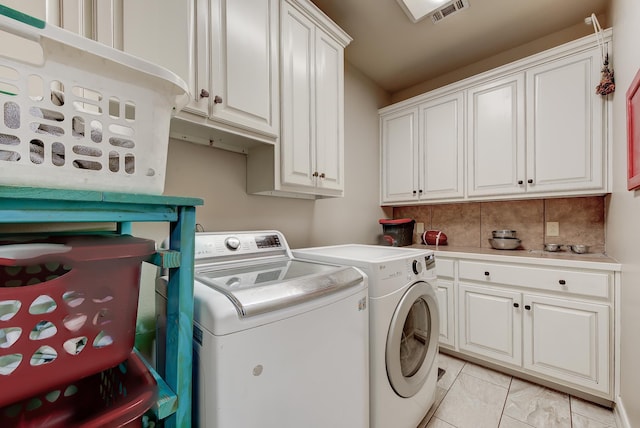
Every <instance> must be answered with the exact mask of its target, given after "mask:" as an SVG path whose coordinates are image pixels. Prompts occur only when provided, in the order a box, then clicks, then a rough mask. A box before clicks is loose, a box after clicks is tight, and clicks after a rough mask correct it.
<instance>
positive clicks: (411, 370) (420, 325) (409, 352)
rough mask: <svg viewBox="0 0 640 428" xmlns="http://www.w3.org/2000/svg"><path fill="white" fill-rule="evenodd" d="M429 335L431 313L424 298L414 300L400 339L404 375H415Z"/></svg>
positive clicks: (420, 364)
mask: <svg viewBox="0 0 640 428" xmlns="http://www.w3.org/2000/svg"><path fill="white" fill-rule="evenodd" d="M430 335H431V315H430V314H429V306H428V305H427V302H425V300H424V299H418V300H416V301H415V302H414V303H413V305H412V306H411V309H410V310H409V314H408V315H407V319H406V320H405V322H404V327H403V328H402V339H401V340H400V368H401V370H402V375H403V376H405V377H409V376H413V375H415V374H416V373H417V372H418V370H419V369H420V367H421V366H422V363H423V362H424V359H425V357H426V356H427V348H428V346H429V337H430Z"/></svg>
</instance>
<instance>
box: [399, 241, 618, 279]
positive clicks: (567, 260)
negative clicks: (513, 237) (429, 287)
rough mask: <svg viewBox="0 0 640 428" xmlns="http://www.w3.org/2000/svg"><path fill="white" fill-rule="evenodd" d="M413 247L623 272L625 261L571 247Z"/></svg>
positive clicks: (461, 256) (480, 257)
mask: <svg viewBox="0 0 640 428" xmlns="http://www.w3.org/2000/svg"><path fill="white" fill-rule="evenodd" d="M410 248H420V249H425V248H428V249H430V250H433V251H435V253H436V263H437V257H438V256H441V257H451V258H457V259H474V260H486V261H493V262H506V263H509V262H511V263H514V262H516V263H528V264H539V265H547V266H558V267H570V268H582V269H598V270H610V271H617V272H620V271H621V270H622V265H621V264H620V263H619V262H618V261H617V260H615V259H613V258H611V257H609V256H607V255H606V254H603V253H587V254H574V253H571V252H569V251H558V252H548V251H543V250H494V249H492V248H479V247H453V246H449V245H439V246H437V247H436V246H435V245H421V244H414V245H411V246H410Z"/></svg>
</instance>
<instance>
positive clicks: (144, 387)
mask: <svg viewBox="0 0 640 428" xmlns="http://www.w3.org/2000/svg"><path fill="white" fill-rule="evenodd" d="M156 389H157V387H156V382H155V379H154V378H153V376H152V375H151V373H149V370H147V368H146V366H145V365H144V363H143V362H142V361H141V359H140V357H139V356H138V355H137V354H136V353H131V355H130V356H129V359H128V360H126V361H125V362H123V363H121V364H119V365H117V366H116V367H113V368H109V369H107V370H105V371H102V372H101V373H98V374H95V375H93V376H89V377H86V378H84V379H79V380H77V381H74V382H70V383H69V384H65V385H63V386H61V387H60V388H57V389H53V390H50V391H48V392H47V393H46V394H41V395H37V396H34V397H30V398H28V399H26V400H23V401H20V402H18V403H15V404H12V405H9V406H7V407H4V408H2V409H0V426H3V427H16V428H17V427H20V428H70V427H83V428H94V427H95V428H98V427H109V428H112V427H123V426H126V427H141V426H142V423H141V417H142V415H143V414H144V413H145V412H146V411H147V410H149V409H150V408H151V406H152V405H153V403H154V402H155V399H156V395H157V393H156V392H157V391H156Z"/></svg>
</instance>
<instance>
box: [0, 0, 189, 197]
mask: <svg viewBox="0 0 640 428" xmlns="http://www.w3.org/2000/svg"><path fill="white" fill-rule="evenodd" d="M0 36H2V37H3V38H2V39H1V40H0V109H1V111H2V113H0V117H1V118H3V119H2V120H0V185H8V186H32V187H49V188H69V189H80V190H99V191H115V192H126V193H143V194H156V195H159V194H162V192H163V190H164V182H165V172H166V162H167V149H168V142H169V123H170V119H171V115H172V113H174V112H175V111H177V110H179V109H180V108H182V107H183V106H184V105H185V104H186V103H187V102H188V89H187V86H186V84H185V83H184V82H183V81H182V80H181V79H180V78H179V77H178V76H176V75H175V74H173V73H172V72H170V71H168V70H166V69H164V68H162V67H159V66H157V65H154V64H151V63H149V62H146V61H143V60H141V59H139V58H136V57H134V56H131V55H128V54H126V53H124V52H121V51H118V50H116V49H112V48H110V47H108V46H106V45H103V44H101V43H97V42H94V41H92V40H89V39H86V38H84V37H81V36H78V35H76V34H73V33H71V32H69V31H66V30H63V29H61V28H58V27H55V26H50V25H47V24H46V23H44V22H42V21H39V20H36V19H34V18H31V17H29V16H27V15H23V14H20V13H18V12H16V11H14V10H12V9H9V8H7V7H6V6H2V5H0ZM5 39H6V40H5Z"/></svg>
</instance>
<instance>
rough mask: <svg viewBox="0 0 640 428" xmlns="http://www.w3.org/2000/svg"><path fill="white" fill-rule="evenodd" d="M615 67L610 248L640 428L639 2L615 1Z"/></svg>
mask: <svg viewBox="0 0 640 428" xmlns="http://www.w3.org/2000/svg"><path fill="white" fill-rule="evenodd" d="M612 9H613V10H612V21H613V22H612V23H613V65H614V69H615V77H616V92H615V94H614V96H613V105H614V107H613V141H614V147H613V173H614V176H613V180H614V183H613V184H614V189H613V193H612V195H611V198H610V201H609V209H608V213H607V222H606V225H607V228H606V234H607V235H606V236H607V249H608V251H609V253H610V254H611V255H612V256H613V257H615V258H616V259H617V260H618V261H620V262H621V263H622V290H621V299H620V305H621V311H620V329H621V347H620V363H621V364H620V372H621V380H620V397H619V400H618V401H619V403H620V404H621V406H620V410H622V412H624V413H626V415H627V417H628V423H629V426H630V427H640V369H639V368H638V362H640V335H638V326H640V310H639V309H638V308H640V250H638V242H639V241H640V222H638V218H640V193H639V192H638V191H635V192H629V191H627V189H626V170H627V156H626V112H625V92H626V90H627V88H628V87H629V84H630V83H631V81H632V80H633V77H634V76H635V74H636V71H637V70H638V69H639V68H640V50H638V47H637V46H638V37H639V36H640V33H639V31H638V22H640V2H638V1H637V0H614V1H613V8H612Z"/></svg>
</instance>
